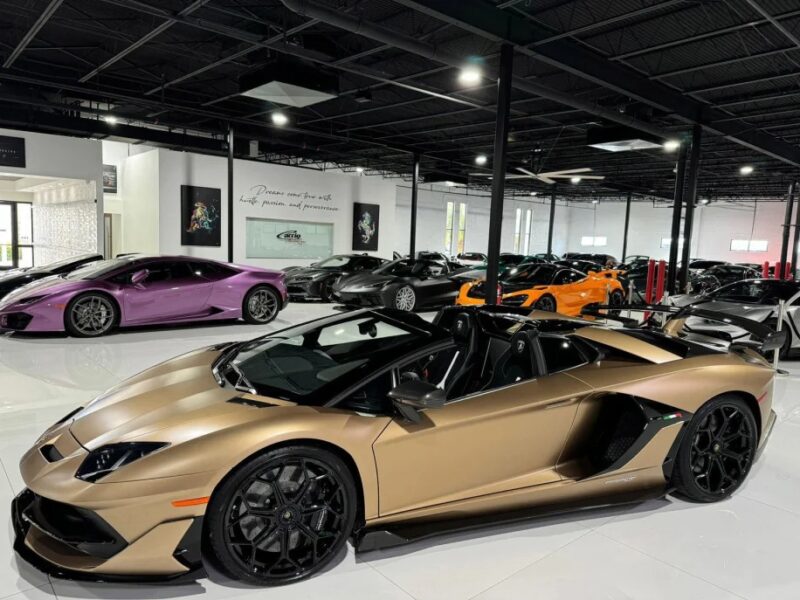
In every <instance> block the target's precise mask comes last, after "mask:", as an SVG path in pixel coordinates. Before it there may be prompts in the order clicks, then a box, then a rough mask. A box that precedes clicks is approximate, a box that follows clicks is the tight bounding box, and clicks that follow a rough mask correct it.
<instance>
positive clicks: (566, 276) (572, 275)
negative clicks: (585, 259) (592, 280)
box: [553, 269, 586, 285]
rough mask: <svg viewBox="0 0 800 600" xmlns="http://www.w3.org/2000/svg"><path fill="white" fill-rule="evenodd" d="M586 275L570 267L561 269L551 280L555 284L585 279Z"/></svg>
mask: <svg viewBox="0 0 800 600" xmlns="http://www.w3.org/2000/svg"><path fill="white" fill-rule="evenodd" d="M585 278H586V275H584V274H583V273H581V272H580V271H574V270H572V269H564V270H563V271H559V272H558V274H557V275H556V278H555V279H554V280H553V283H554V284H555V285H563V284H565V283H573V282H575V281H580V280H581V279H585Z"/></svg>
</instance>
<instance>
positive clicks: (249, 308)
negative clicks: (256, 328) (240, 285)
mask: <svg viewBox="0 0 800 600" xmlns="http://www.w3.org/2000/svg"><path fill="white" fill-rule="evenodd" d="M280 307H281V301H280V299H279V298H278V294H277V293H276V292H275V290H274V289H272V288H271V287H269V286H266V285H259V286H256V287H254V288H253V289H252V290H250V291H249V292H247V296H245V299H244V303H243V306H242V318H243V319H244V320H245V321H247V322H248V323H252V324H253V325H264V324H266V323H269V322H270V321H272V319H274V318H275V317H276V316H277V315H278V312H279V311H280Z"/></svg>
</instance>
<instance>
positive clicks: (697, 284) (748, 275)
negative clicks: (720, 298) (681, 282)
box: [689, 265, 761, 293]
mask: <svg viewBox="0 0 800 600" xmlns="http://www.w3.org/2000/svg"><path fill="white" fill-rule="evenodd" d="M760 277H761V273H760V272H759V271H757V270H755V269H753V268H751V267H747V266H743V265H716V266H713V267H711V268H709V269H706V270H705V271H700V272H699V273H692V276H691V278H690V280H689V281H690V283H691V286H692V292H694V293H702V292H710V291H711V290H715V289H717V288H718V287H722V286H723V285H727V284H729V283H734V282H736V281H741V280H742V279H759V278H760Z"/></svg>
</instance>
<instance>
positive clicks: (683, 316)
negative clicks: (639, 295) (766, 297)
mask: <svg viewBox="0 0 800 600" xmlns="http://www.w3.org/2000/svg"><path fill="white" fill-rule="evenodd" d="M619 310H620V307H619V306H609V305H605V304H603V305H599V306H598V305H595V306H591V307H589V306H587V307H586V308H584V309H583V310H582V311H581V314H582V315H584V316H588V317H596V318H600V319H610V320H612V321H617V322H619V323H621V324H622V326H623V327H627V328H638V327H642V326H643V325H645V324H647V322H648V321H645V322H644V323H640V322H639V321H638V320H637V319H632V318H630V317H623V316H621V315H619V314H614V313H619ZM625 310H633V311H637V312H644V313H660V314H667V315H669V317H668V319H667V322H666V323H665V324H664V329H668V328H669V329H673V330H674V331H678V330H680V329H682V328H683V327H684V325H685V323H686V320H687V319H688V318H689V317H698V318H700V319H706V320H708V321H714V322H716V323H721V324H724V325H733V326H734V327H738V328H739V329H743V330H744V331H746V332H747V333H749V334H750V335H752V336H753V337H754V338H757V339H758V340H759V341H760V342H761V345H760V350H761V351H762V352H768V351H771V350H778V349H780V348H781V347H782V346H783V344H784V342H785V341H786V332H785V331H775V330H774V329H772V327H770V326H769V325H765V324H764V323H759V322H758V321H754V320H752V319H747V318H745V317H739V316H737V315H729V314H727V313H722V312H718V311H715V310H707V309H704V308H700V307H697V306H692V305H689V306H684V307H678V306H664V305H661V304H641V305H631V306H626V307H625ZM601 311H606V312H601ZM690 331H691V330H690ZM703 335H708V336H713V337H719V338H720V339H727V341H731V340H730V336H726V335H725V334H724V333H722V332H719V333H718V334H716V335H715V334H714V333H712V332H703Z"/></svg>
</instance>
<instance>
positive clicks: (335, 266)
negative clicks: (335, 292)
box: [283, 254, 387, 302]
mask: <svg viewBox="0 0 800 600" xmlns="http://www.w3.org/2000/svg"><path fill="white" fill-rule="evenodd" d="M386 262H387V261H386V260H384V259H383V258H377V257H375V256H369V255H367V254H337V255H335V256H331V257H330V258H326V259H325V260H322V261H320V262H316V263H313V264H311V266H308V267H286V268H285V269H283V272H284V273H286V288H287V290H288V291H289V297H290V298H292V299H294V300H296V299H300V298H302V299H316V298H319V299H320V300H322V301H323V302H330V301H331V290H332V288H333V283H334V282H335V281H336V280H337V279H338V278H339V277H342V276H347V275H351V274H353V273H358V272H360V271H372V270H373V269H377V268H378V267H380V266H381V265H382V264H384V263H386Z"/></svg>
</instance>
